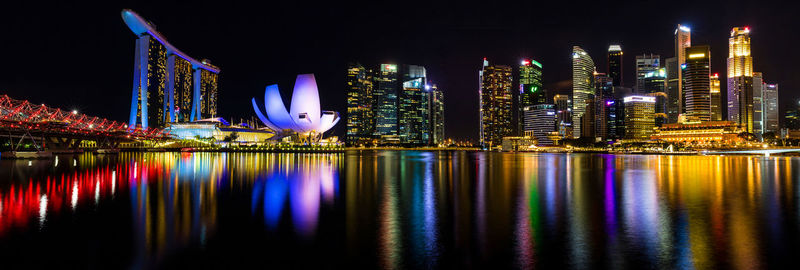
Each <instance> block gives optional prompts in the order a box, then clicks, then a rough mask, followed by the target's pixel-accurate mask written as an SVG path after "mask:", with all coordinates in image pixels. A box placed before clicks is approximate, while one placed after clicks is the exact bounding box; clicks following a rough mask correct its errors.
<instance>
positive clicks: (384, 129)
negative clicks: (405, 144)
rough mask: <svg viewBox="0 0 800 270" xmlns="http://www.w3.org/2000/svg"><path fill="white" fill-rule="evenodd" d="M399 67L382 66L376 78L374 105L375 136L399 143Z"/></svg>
mask: <svg viewBox="0 0 800 270" xmlns="http://www.w3.org/2000/svg"><path fill="white" fill-rule="evenodd" d="M397 72H398V71H397V65H395V64H381V66H380V70H379V71H378V74H377V75H376V76H375V86H374V91H373V94H372V96H373V102H375V104H374V105H373V107H374V110H375V134H374V135H375V136H376V137H377V138H379V139H381V140H382V141H385V142H394V143H399V142H400V138H399V137H398V133H397V111H398V109H397V91H398V88H399V87H398V86H399V85H398V78H397V76H398V73H397Z"/></svg>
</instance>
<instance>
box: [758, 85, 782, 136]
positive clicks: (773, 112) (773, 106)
mask: <svg viewBox="0 0 800 270" xmlns="http://www.w3.org/2000/svg"><path fill="white" fill-rule="evenodd" d="M762 89H763V92H762V95H763V98H762V100H763V105H762V109H763V112H764V120H763V121H764V132H774V133H778V131H779V130H780V127H779V125H778V117H779V114H778V84H769V83H767V84H764V87H763V88H762Z"/></svg>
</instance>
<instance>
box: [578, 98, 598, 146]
mask: <svg viewBox="0 0 800 270" xmlns="http://www.w3.org/2000/svg"><path fill="white" fill-rule="evenodd" d="M585 103H586V105H585V110H584V114H583V116H581V117H580V120H581V122H580V123H581V125H580V130H581V131H580V132H581V138H592V139H595V138H597V133H596V132H595V131H597V128H595V123H596V120H595V118H597V112H595V109H596V105H595V99H594V98H590V99H587V100H585Z"/></svg>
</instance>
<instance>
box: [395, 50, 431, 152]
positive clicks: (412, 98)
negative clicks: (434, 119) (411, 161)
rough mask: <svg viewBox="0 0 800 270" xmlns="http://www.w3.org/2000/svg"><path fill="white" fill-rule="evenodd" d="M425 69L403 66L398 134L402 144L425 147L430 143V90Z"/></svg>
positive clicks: (415, 66)
mask: <svg viewBox="0 0 800 270" xmlns="http://www.w3.org/2000/svg"><path fill="white" fill-rule="evenodd" d="M426 79H427V75H426V71H425V67H423V66H417V65H404V66H403V84H402V86H403V88H402V89H401V91H400V98H399V100H398V102H399V108H398V109H399V112H398V113H399V115H398V119H397V121H398V126H397V127H398V134H399V135H400V142H401V143H404V144H411V145H425V144H428V143H429V142H430V135H431V132H430V128H431V126H430V119H431V116H430V92H429V90H430V88H429V87H426V86H427V80H426Z"/></svg>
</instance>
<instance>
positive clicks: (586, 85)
mask: <svg viewBox="0 0 800 270" xmlns="http://www.w3.org/2000/svg"><path fill="white" fill-rule="evenodd" d="M594 72H595V66H594V61H592V58H591V57H590V56H589V54H588V53H586V51H584V50H583V49H581V47H579V46H573V47H572V106H573V107H572V117H573V119H577V120H578V121H580V120H581V119H582V117H583V114H584V113H585V112H586V104H587V103H586V101H587V100H589V99H593V98H594V97H593V96H594V83H593V82H592V79H594ZM579 123H582V122H579ZM574 135H575V136H576V137H579V136H582V135H583V133H582V132H581V125H575V126H574Z"/></svg>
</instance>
